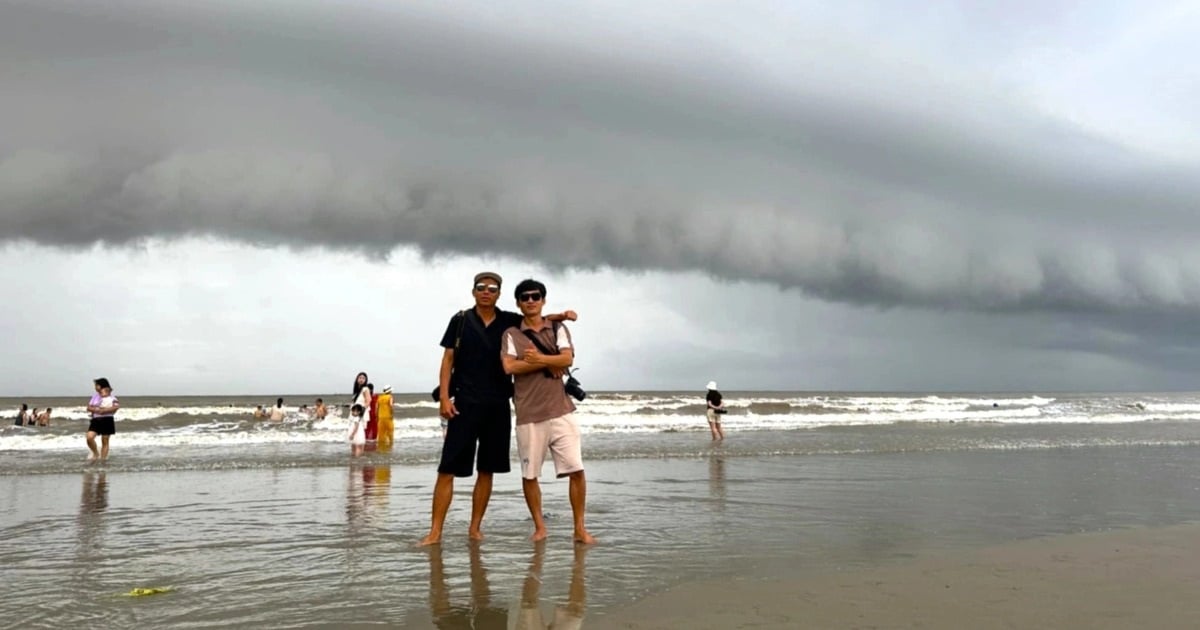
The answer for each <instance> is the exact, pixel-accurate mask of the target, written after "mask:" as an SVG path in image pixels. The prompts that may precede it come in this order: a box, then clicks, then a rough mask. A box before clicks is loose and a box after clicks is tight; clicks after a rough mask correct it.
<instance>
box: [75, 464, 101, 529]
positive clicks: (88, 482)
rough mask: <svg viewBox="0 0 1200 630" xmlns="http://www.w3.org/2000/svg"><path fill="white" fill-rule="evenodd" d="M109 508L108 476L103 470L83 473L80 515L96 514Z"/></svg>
mask: <svg viewBox="0 0 1200 630" xmlns="http://www.w3.org/2000/svg"><path fill="white" fill-rule="evenodd" d="M107 509H108V477H107V476H106V473H105V472H104V471H103V470H100V471H88V472H85V473H83V493H82V494H81V495H80V497H79V515H80V517H81V518H82V517H83V515H85V514H96V513H98V512H103V511H104V510H107Z"/></svg>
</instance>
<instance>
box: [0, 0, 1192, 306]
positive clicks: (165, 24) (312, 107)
mask: <svg viewBox="0 0 1200 630" xmlns="http://www.w3.org/2000/svg"><path fill="white" fill-rule="evenodd" d="M162 6H163V5H142V4H140V3H134V2H117V3H111V4H109V5H106V6H105V8H104V9H103V10H100V9H96V8H94V7H93V6H92V5H90V4H69V3H52V2H51V3H29V4H24V3H18V4H15V5H13V4H10V5H6V6H4V7H0V58H2V59H4V61H3V62H0V84H3V85H5V86H6V87H7V88H9V89H6V97H5V98H4V99H3V100H0V120H4V121H6V124H5V126H6V128H8V129H6V130H5V133H4V134H3V135H0V239H4V240H10V241H12V240H31V241H34V242H37V243H41V244H46V245H52V246H78V245H87V244H91V243H99V242H103V243H110V244H111V243H119V244H124V243H135V242H137V241H138V240H139V239H143V238H147V237H156V236H167V237H171V236H185V235H194V234H210V235H216V236H219V237H223V238H230V239H237V240H244V241H248V242H254V243H263V244H279V245H287V246H294V247H330V248H340V249H360V250H363V251H366V252H370V253H374V254H379V255H385V254H386V253H387V252H388V251H390V250H392V249H393V248H395V247H396V246H399V245H408V246H415V247H418V248H419V249H421V250H422V251H424V252H427V253H431V254H436V253H459V252H470V253H476V252H495V253H503V254H511V255H516V256H520V257H526V258H530V259H539V260H545V261H549V262H551V263H553V264H558V265H563V266H571V267H582V268H591V267H601V266H608V267H614V268H620V269H629V270H641V269H666V270H690V269H695V270H702V271H705V272H707V273H710V274H713V275H715V276H717V277H723V278H730V279H748V280H757V281H765V282H769V283H773V284H776V285H779V286H782V287H789V288H799V289H802V290H804V291H806V292H809V293H810V294H813V295H818V296H821V297H824V298H827V299H830V300H835V301H846V302H854V303H868V304H879V305H918V306H934V307H940V308H951V309H965V310H983V311H1013V310H1023V309H1042V310H1072V311H1095V312H1101V313H1111V312H1121V311H1131V312H1157V313H1163V314H1178V313H1192V312H1195V311H1197V310H1200V264H1197V263H1200V256H1198V255H1197V254H1195V253H1193V251H1192V250H1193V249H1194V248H1192V247H1191V243H1190V241H1192V240H1193V239H1194V237H1195V236H1196V233H1197V220H1198V219H1197V218H1196V217H1197V215H1196V210H1197V209H1200V180H1197V179H1196V178H1195V177H1194V172H1195V171H1194V169H1185V168H1183V167H1181V166H1179V165H1177V164H1171V163H1168V162H1165V161H1161V160H1157V159H1155V158H1153V157H1150V156H1146V155H1140V154H1136V153H1134V152H1132V151H1130V150H1127V149H1123V148H1121V147H1119V146H1117V145H1115V144H1112V143H1109V142H1106V141H1104V140H1103V139H1100V138H1096V137H1093V136H1089V135H1087V134H1085V133H1083V132H1081V131H1078V130H1075V129H1072V128H1071V127H1069V126H1067V125H1065V124H1063V123H1060V122H1056V121H1054V120H1052V119H1049V118H1045V117H1042V116H1040V115H1037V114H1036V113H1034V112H1033V110H1032V109H1030V108H1028V107H1027V106H1026V105H1023V104H1022V103H1021V102H1019V101H1017V100H1015V99H1014V98H1010V97H1008V96H1006V95H1005V94H1003V92H1002V91H1001V90H1000V89H998V88H995V87H989V86H988V85H987V84H986V83H983V82H981V81H978V80H977V77H972V76H970V75H969V73H965V72H962V71H961V70H956V69H955V68H954V66H953V65H952V64H949V63H947V65H946V66H945V67H925V68H922V67H919V66H915V65H910V64H906V63H904V61H905V60H903V59H901V60H899V61H894V60H887V59H885V58H883V57H881V56H864V55H863V54H861V53H860V52H857V51H858V48H856V46H855V45H854V44H855V42H854V41H852V38H851V39H845V38H843V39H839V38H838V37H834V36H822V35H821V30H822V28H823V26H824V25H821V24H816V23H812V24H809V23H805V24H794V25H788V26H789V28H790V29H791V32H792V33H793V37H794V38H795V41H794V44H793V45H791V46H789V47H787V49H786V51H785V52H786V53H788V54H786V55H784V56H781V57H778V58H767V57H763V58H754V57H752V56H748V55H747V54H745V53H739V49H737V47H735V46H731V45H722V43H721V41H720V39H719V38H718V39H717V40H716V41H715V42H713V41H710V42H709V43H710V44H712V45H710V46H703V47H702V46H697V45H696V41H695V40H676V39H671V38H666V37H664V38H662V39H656V38H654V37H650V36H646V34H644V33H636V32H632V31H621V30H620V29H616V28H615V27H614V28H606V27H604V25H602V24H601V25H589V24H586V23H585V20H584V19H583V18H580V17H578V16H575V19H573V20H566V19H565V16H563V15H558V16H550V17H557V18H561V19H563V20H564V21H563V22H562V23H561V24H562V29H563V30H562V32H556V31H555V30H554V29H553V28H542V27H538V28H535V27H534V26H530V25H531V24H534V25H539V24H544V23H550V24H554V22H553V20H549V19H548V20H547V21H544V22H538V21H521V20H520V19H516V18H514V19H513V20H512V21H511V22H509V23H504V24H502V26H503V27H504V28H503V29H502V28H499V27H493V26H489V23H488V20H487V19H484V18H486V17H489V16H490V14H487V13H486V12H485V11H484V10H482V9H481V10H480V11H479V12H477V13H476V14H474V15H467V14H465V13H464V14H459V15H454V14H448V13H444V12H439V10H436V9H420V8H416V7H417V6H418V5H411V6H410V5H405V7H404V8H401V9H391V10H384V9H381V8H372V5H369V4H365V3H360V4H356V5H343V7H342V8H335V7H331V6H325V5H321V4H312V5H307V4H306V5H287V7H288V8H286V9H285V8H284V7H283V6H278V7H275V5H270V4H260V5H249V6H244V7H239V6H238V5H236V4H232V3H230V4H227V5H224V4H209V5H206V6H205V7H202V8H191V7H183V6H180V7H174V8H162ZM272 7H275V8H272ZM547 10H549V9H547ZM516 17H517V18H519V17H520V16H516ZM492 24H500V22H493V23H492ZM681 41H682V42H683V43H680V42H681Z"/></svg>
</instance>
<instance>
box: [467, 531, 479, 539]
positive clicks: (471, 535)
mask: <svg viewBox="0 0 1200 630" xmlns="http://www.w3.org/2000/svg"><path fill="white" fill-rule="evenodd" d="M467 538H470V539H471V540H476V541H478V540H483V532H482V531H480V530H478V529H472V530H471V531H469V532H467Z"/></svg>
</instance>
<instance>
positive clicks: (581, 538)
mask: <svg viewBox="0 0 1200 630" xmlns="http://www.w3.org/2000/svg"><path fill="white" fill-rule="evenodd" d="M575 544H577V545H594V544H596V537H595V536H592V535H591V534H589V533H587V530H586V529H585V530H583V531H576V532H575Z"/></svg>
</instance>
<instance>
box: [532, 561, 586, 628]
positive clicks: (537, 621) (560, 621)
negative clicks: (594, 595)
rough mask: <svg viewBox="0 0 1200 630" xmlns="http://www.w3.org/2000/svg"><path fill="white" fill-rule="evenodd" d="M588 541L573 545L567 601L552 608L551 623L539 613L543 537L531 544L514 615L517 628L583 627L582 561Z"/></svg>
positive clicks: (583, 581) (584, 587)
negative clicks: (573, 556)
mask: <svg viewBox="0 0 1200 630" xmlns="http://www.w3.org/2000/svg"><path fill="white" fill-rule="evenodd" d="M589 549H591V546H590V545H575V558H574V561H573V562H572V563H571V582H570V584H569V585H568V586H567V603H566V604H565V605H562V606H556V607H555V608H554V623H552V624H550V625H547V624H546V621H545V619H544V617H543V616H542V608H541V602H540V599H541V588H542V562H543V560H544V559H545V551H546V541H540V542H538V543H536V544H535V546H534V551H533V556H532V557H530V559H529V573H528V574H527V575H526V576H525V585H524V587H523V588H522V589H521V614H520V615H518V616H517V626H516V627H517V630H546V629H547V628H554V629H555V630H563V629H567V630H573V629H576V628H581V627H583V613H584V611H585V610H586V609H587V580H586V576H585V575H584V563H585V560H586V559H587V552H588V550H589Z"/></svg>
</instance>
